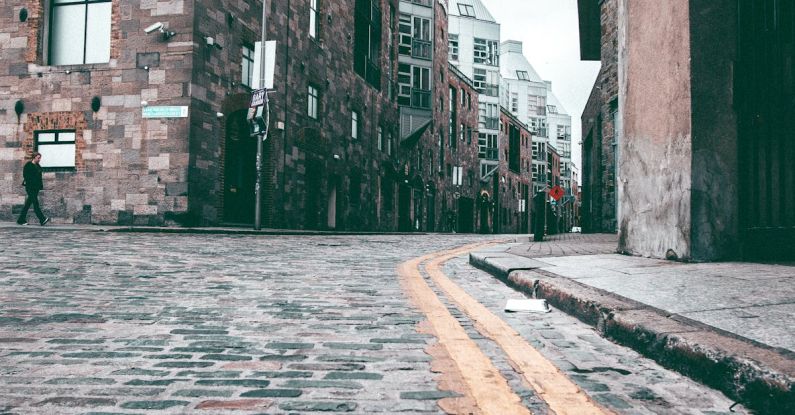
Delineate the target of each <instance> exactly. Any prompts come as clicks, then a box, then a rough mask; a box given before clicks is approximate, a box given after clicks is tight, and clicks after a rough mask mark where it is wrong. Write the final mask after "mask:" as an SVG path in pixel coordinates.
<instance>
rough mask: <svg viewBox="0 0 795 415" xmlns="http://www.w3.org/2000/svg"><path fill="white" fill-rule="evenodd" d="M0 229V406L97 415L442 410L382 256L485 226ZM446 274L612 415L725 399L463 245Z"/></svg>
mask: <svg viewBox="0 0 795 415" xmlns="http://www.w3.org/2000/svg"><path fill="white" fill-rule="evenodd" d="M0 236H1V237H2V238H3V239H4V240H5V241H7V243H4V244H3V245H2V247H0V300H1V302H0V304H1V306H0V362H1V364H0V414H56V413H57V414H94V415H99V414H105V415H107V414H143V413H160V414H177V413H206V414H221V413H269V414H272V413H307V412H319V411H323V412H334V413H343V412H346V413H361V414H365V413H400V412H403V413H443V412H442V410H441V409H440V407H439V406H438V400H439V399H442V398H445V397H451V396H457V395H456V393H455V392H450V391H449V390H448V389H449V388H446V387H443V385H441V384H440V382H439V374H438V373H437V372H438V370H437V368H435V367H432V358H431V356H430V355H429V354H428V353H426V348H427V347H428V346H429V345H432V344H434V343H435V339H434V337H433V336H431V335H429V334H422V333H423V332H425V331H423V330H421V331H418V330H417V329H418V324H417V323H420V322H423V321H424V320H425V319H426V316H424V315H422V314H420V312H419V311H418V310H416V309H415V308H414V307H413V306H412V305H411V303H410V302H409V300H408V299H407V298H406V294H405V292H404V290H403V288H402V287H401V285H400V283H399V279H398V278H397V276H396V268H397V266H398V264H399V263H401V262H402V261H405V260H407V259H410V258H413V257H418V256H420V255H423V254H426V253H429V252H436V251H441V250H445V249H450V248H453V247H458V246H461V245H464V244H467V243H473V242H485V241H490V240H495V239H497V238H496V237H495V236H483V235H461V234H457V235H456V234H454V235H450V234H448V235H412V236H404V235H391V236H390V235H386V236H374V235H373V236H241V235H195V234H193V235H190V234H133V233H129V234H128V233H112V232H94V231H87V230H80V231H74V230H64V229H58V228H38V227H29V228H22V227H10V228H5V229H0ZM589 238H591V239H592V237H589ZM589 238H586V239H588V240H590V239H589ZM500 239H501V240H503V241H504V240H506V239H508V240H510V239H514V238H512V237H506V236H501V237H500ZM521 240H524V241H527V238H526V237H522V239H521ZM591 242H592V243H593V244H594V246H595V247H596V246H599V245H600V244H599V241H595V240H594V241H591ZM608 242H609V241H608ZM556 244H557V242H555V241H551V242H549V246H550V249H553V251H554V252H557V251H559V250H561V249H564V248H565V247H556ZM593 249H594V253H596V252H598V251H600V250H603V249H604V247H602V248H593ZM445 272H446V273H447V274H449V275H451V278H452V279H453V280H454V281H455V282H456V283H457V284H459V285H460V286H461V287H462V288H463V289H464V290H466V291H467V292H468V293H469V294H470V295H472V296H474V297H475V298H476V299H477V300H478V301H480V302H482V303H483V304H484V305H486V306H487V307H489V308H490V309H491V310H492V311H493V312H494V313H496V314H498V315H500V316H501V318H503V319H505V320H506V321H508V322H509V323H510V324H511V325H512V326H513V327H514V328H515V329H516V330H517V331H518V332H520V333H521V335H522V337H523V338H525V339H526V340H527V341H529V342H530V343H531V344H532V345H533V346H535V347H537V348H539V350H541V351H542V352H543V353H544V354H545V355H546V356H547V358H548V359H550V360H552V361H553V362H554V363H555V364H556V365H557V366H558V367H560V368H561V370H562V371H563V372H564V373H565V374H566V375H567V376H569V377H570V378H571V379H572V380H574V382H576V383H577V384H578V385H579V386H580V387H581V388H582V389H583V390H584V391H585V392H586V393H588V394H589V395H591V396H592V397H594V399H595V400H596V401H597V402H599V403H600V404H601V405H603V406H604V407H606V408H608V409H610V410H612V411H615V412H617V413H660V412H659V411H662V412H665V413H682V414H685V413H688V414H689V413H710V414H717V413H728V407H729V406H730V405H731V404H732V402H731V401H729V400H728V399H726V398H725V397H723V396H722V395H721V394H719V393H716V392H714V391H712V390H710V389H708V388H705V387H703V386H700V385H698V384H696V383H693V382H691V381H689V380H687V379H684V378H682V377H681V376H679V375H677V374H675V373H672V372H669V371H666V370H664V369H662V368H660V367H659V366H656V365H655V364H653V363H651V362H649V361H648V360H645V359H643V358H642V357H640V356H638V355H636V354H635V353H633V352H630V351H627V350H626V349H623V348H620V347H618V346H615V345H613V344H612V343H609V342H608V341H606V340H604V339H602V338H600V337H599V336H598V335H596V334H595V333H594V332H593V331H592V330H591V329H590V328H588V327H586V326H585V325H583V324H581V323H579V322H576V321H575V320H574V319H573V318H571V317H568V316H566V315H564V314H562V313H559V312H553V313H550V314H545V315H530V316H529V317H528V315H526V314H524V315H518V314H510V315H506V314H505V313H504V312H502V310H501V306H502V303H503V301H504V300H505V299H506V298H521V295H520V294H518V293H516V292H514V291H512V290H511V289H509V288H507V287H506V286H504V285H503V284H502V283H501V282H499V281H498V280H496V279H494V278H493V277H491V276H489V275H488V274H486V273H484V272H482V271H479V270H476V269H474V268H472V267H471V266H470V265H468V264H467V261H466V258H465V257H464V256H460V257H458V258H456V259H454V260H453V261H450V262H449V263H448V264H447V265H446V266H445ZM437 294H438V295H439V296H440V297H443V295H442V293H441V292H439V291H438V290H437ZM444 301H446V304H447V305H448V308H449V309H450V312H451V313H452V314H453V315H454V316H455V317H456V319H457V320H458V321H459V323H460V324H461V325H462V326H464V327H465V329H466V331H467V333H468V335H469V336H470V337H471V338H472V339H473V340H475V341H476V342H477V344H478V346H479V347H480V348H481V349H482V350H484V352H485V353H486V354H487V355H488V356H489V358H490V359H491V360H492V361H493V362H494V363H495V365H496V367H497V368H498V369H499V371H500V373H501V374H502V375H503V376H504V377H505V378H506V379H507V380H508V382H509V384H510V385H511V388H512V389H513V390H514V392H515V393H517V394H518V395H519V396H520V397H521V398H522V400H523V404H524V405H525V406H527V407H528V408H529V409H531V410H532V411H533V412H534V413H539V414H543V413H549V409H548V407H547V406H546V404H545V403H544V402H543V401H542V400H540V399H539V397H538V395H537V394H536V393H535V391H533V390H532V389H531V388H529V387H528V386H527V385H526V384H524V383H523V381H522V379H521V376H520V374H518V373H517V372H516V370H515V369H514V368H512V367H511V364H510V362H508V361H507V360H506V358H505V356H504V355H503V354H502V352H501V350H500V348H499V347H498V346H497V345H495V344H494V343H492V342H491V341H489V340H488V339H487V338H485V337H484V336H483V335H482V334H481V333H479V332H478V331H477V330H476V329H475V328H476V324H474V323H473V322H472V321H471V320H470V319H469V318H468V317H466V315H464V314H463V313H462V312H460V311H458V310H456V308H455V306H453V305H452V304H451V303H450V302H449V301H447V300H444Z"/></svg>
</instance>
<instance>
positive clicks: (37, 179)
mask: <svg viewBox="0 0 795 415" xmlns="http://www.w3.org/2000/svg"><path fill="white" fill-rule="evenodd" d="M22 177H23V178H24V179H25V180H24V181H23V182H22V184H24V185H25V190H27V191H29V192H35V191H38V190H41V189H43V188H44V183H42V180H41V166H39V165H38V164H36V163H34V162H32V161H29V162H27V163H25V168H24V169H23V170H22Z"/></svg>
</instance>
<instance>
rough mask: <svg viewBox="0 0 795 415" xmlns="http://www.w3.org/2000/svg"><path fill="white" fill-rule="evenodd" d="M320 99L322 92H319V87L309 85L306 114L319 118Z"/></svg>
mask: <svg viewBox="0 0 795 415" xmlns="http://www.w3.org/2000/svg"><path fill="white" fill-rule="evenodd" d="M319 101H320V93H319V92H318V90H317V88H315V87H314V86H312V85H309V88H308V90H307V100H306V102H307V108H306V115H308V116H309V117H310V118H314V119H317V113H318V104H319Z"/></svg>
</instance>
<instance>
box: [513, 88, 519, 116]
mask: <svg viewBox="0 0 795 415" xmlns="http://www.w3.org/2000/svg"><path fill="white" fill-rule="evenodd" d="M511 112H512V113H514V114H516V113H518V112H519V94H517V93H516V92H511Z"/></svg>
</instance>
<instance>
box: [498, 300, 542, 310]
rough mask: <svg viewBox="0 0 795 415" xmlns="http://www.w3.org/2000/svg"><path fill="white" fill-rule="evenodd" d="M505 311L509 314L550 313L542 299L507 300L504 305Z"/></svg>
mask: <svg viewBox="0 0 795 415" xmlns="http://www.w3.org/2000/svg"><path fill="white" fill-rule="evenodd" d="M505 311H507V312H510V313H518V312H523V311H527V312H533V313H549V312H550V311H552V310H551V309H550V308H549V304H547V300H544V299H530V300H508V302H507V303H506V304H505Z"/></svg>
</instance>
